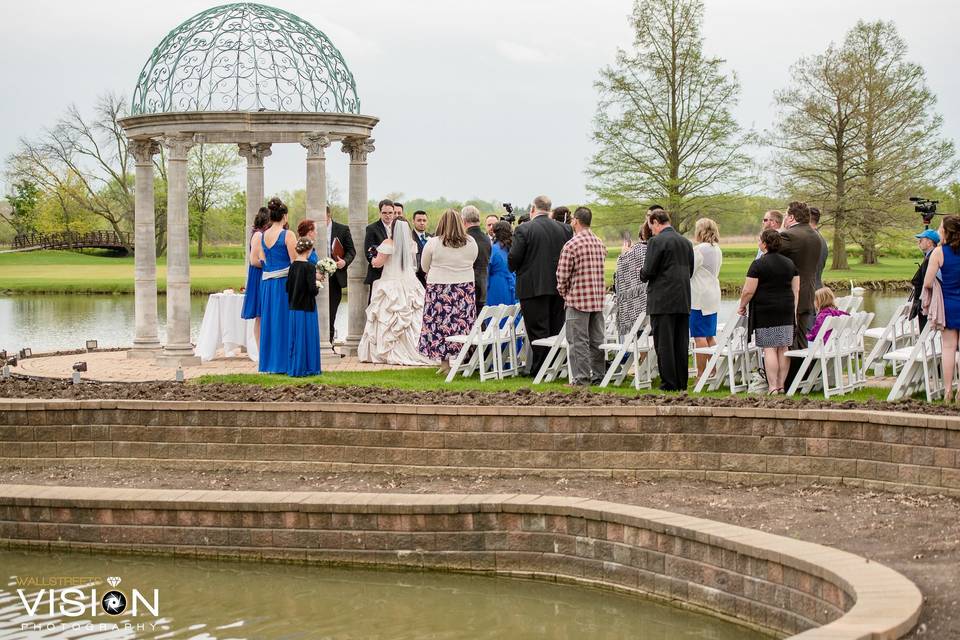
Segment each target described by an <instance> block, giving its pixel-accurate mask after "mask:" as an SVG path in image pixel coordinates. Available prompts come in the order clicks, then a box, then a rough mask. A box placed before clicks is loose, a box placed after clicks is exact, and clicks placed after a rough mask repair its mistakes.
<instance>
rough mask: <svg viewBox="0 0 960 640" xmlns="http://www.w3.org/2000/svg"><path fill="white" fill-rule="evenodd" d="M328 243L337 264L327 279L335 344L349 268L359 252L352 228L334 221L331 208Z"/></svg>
mask: <svg viewBox="0 0 960 640" xmlns="http://www.w3.org/2000/svg"><path fill="white" fill-rule="evenodd" d="M327 242H329V243H330V257H331V258H333V260H334V262H336V263H337V272H336V273H334V274H333V275H332V276H331V277H330V278H328V279H327V281H328V282H329V283H330V284H329V285H328V286H329V287H330V344H333V341H334V326H335V325H336V320H337V311H339V310H340V302H341V301H342V300H343V291H344V289H346V288H347V267H349V266H350V264H351V263H352V262H353V259H354V258H356V257H357V250H356V249H355V248H354V246H353V236H352V235H351V234H350V227H348V226H347V225H345V224H341V223H339V222H337V221H336V220H334V219H333V216H332V214H331V212H330V207H327Z"/></svg>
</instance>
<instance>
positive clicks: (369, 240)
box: [363, 198, 394, 304]
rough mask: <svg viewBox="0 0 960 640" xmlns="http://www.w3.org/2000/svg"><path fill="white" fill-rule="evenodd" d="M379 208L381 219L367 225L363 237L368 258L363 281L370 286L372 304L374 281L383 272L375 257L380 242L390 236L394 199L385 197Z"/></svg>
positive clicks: (368, 295)
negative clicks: (376, 265) (374, 260)
mask: <svg viewBox="0 0 960 640" xmlns="http://www.w3.org/2000/svg"><path fill="white" fill-rule="evenodd" d="M377 208H378V209H379V210H380V219H379V220H377V221H376V222H372V223H370V224H368V225H367V233H366V235H365V236H364V238H363V255H364V256H366V258H367V277H366V278H364V279H363V283H364V284H365V285H367V286H368V287H369V288H368V289H367V304H370V296H371V295H372V294H373V283H374V282H376V281H377V280H379V279H380V276H381V275H382V274H383V268H382V267H375V266H373V258H374V256H376V255H377V247H379V246H380V243H381V242H383V241H384V240H386V239H387V238H389V237H390V225H391V224H392V223H393V218H394V212H393V201H392V200H390V199H387V198H384V199H383V200H381V201H380V203H379V205H377Z"/></svg>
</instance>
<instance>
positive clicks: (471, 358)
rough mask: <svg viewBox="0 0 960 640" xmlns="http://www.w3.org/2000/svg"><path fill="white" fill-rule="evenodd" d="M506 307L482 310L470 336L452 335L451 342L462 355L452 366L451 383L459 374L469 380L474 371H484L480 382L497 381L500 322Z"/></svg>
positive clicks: (448, 375)
mask: <svg viewBox="0 0 960 640" xmlns="http://www.w3.org/2000/svg"><path fill="white" fill-rule="evenodd" d="M503 306H504V305H496V306H493V307H491V306H486V307H484V308H483V309H481V310H480V315H478V316H477V319H476V321H474V323H473V327H471V329H470V333H468V334H467V335H458V336H448V337H447V342H453V343H458V344H460V345H462V346H461V347H460V353H458V354H457V355H456V356H455V358H454V360H453V363H451V365H450V372H449V373H448V374H447V380H446V381H447V382H452V381H453V379H454V378H455V377H456V376H457V374H458V373H459V374H462V375H463V377H465V378H468V377H470V376H472V375H473V372H474V371H479V372H480V382H483V381H484V380H493V379H495V378H497V362H498V360H499V358H498V356H497V354H498V352H499V350H498V348H497V336H498V334H499V331H500V326H499V320H500V314H501V313H502V310H503V309H502V307H503Z"/></svg>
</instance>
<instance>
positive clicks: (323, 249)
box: [300, 132, 333, 366]
mask: <svg viewBox="0 0 960 640" xmlns="http://www.w3.org/2000/svg"><path fill="white" fill-rule="evenodd" d="M300 144H301V145H303V146H304V148H306V150H307V218H308V219H309V220H313V221H314V222H315V223H316V224H317V244H316V247H314V249H315V250H316V252H317V257H319V258H327V257H329V256H330V240H329V238H327V154H326V148H327V147H329V146H330V138H329V137H327V136H326V134H323V133H319V132H317V133H308V134H306V135H304V136H303V137H302V138H301V139H300ZM329 317H330V284H329V278H328V283H327V284H324V285H323V289H320V293H318V294H317V318H318V320H319V322H320V353H321V354H323V353H326V352H327V350H329V349H332V348H333V345H332V344H331V340H332V338H333V336H331V335H330V320H329ZM321 366H322V358H321Z"/></svg>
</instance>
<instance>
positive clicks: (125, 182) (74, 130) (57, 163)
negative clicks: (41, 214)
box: [10, 94, 134, 233]
mask: <svg viewBox="0 0 960 640" xmlns="http://www.w3.org/2000/svg"><path fill="white" fill-rule="evenodd" d="M125 105H126V99H125V98H123V97H121V96H116V95H113V94H108V95H105V96H103V97H101V98H100V99H99V100H98V101H97V105H96V109H95V113H94V117H93V118H92V119H87V118H85V117H84V116H83V115H82V114H81V113H80V111H79V110H78V109H77V107H76V106H75V105H71V106H70V107H69V108H68V109H67V113H66V115H64V116H63V117H62V118H61V119H60V120H59V121H58V122H57V123H56V125H54V126H53V128H51V129H48V130H46V131H45V132H44V133H43V134H42V135H41V136H40V137H39V138H37V139H36V140H29V139H26V138H21V140H20V146H19V150H18V151H17V152H16V153H15V154H14V155H13V156H12V157H11V159H10V173H11V174H12V175H13V176H14V177H15V178H16V179H19V180H28V181H30V182H32V183H34V184H36V185H37V186H38V187H39V188H40V189H41V190H42V191H44V192H46V193H54V192H56V193H61V194H63V195H64V196H65V197H67V198H69V199H70V201H71V204H72V205H75V206H77V207H78V208H79V209H81V210H83V211H89V212H90V213H93V214H95V215H97V216H99V217H100V218H102V219H103V220H104V221H106V223H107V224H108V225H109V226H110V227H111V228H112V229H113V230H114V231H116V232H117V233H121V232H123V231H126V230H128V229H130V228H131V227H132V224H133V209H134V198H133V182H134V180H133V174H132V173H131V165H132V162H131V160H130V155H129V152H128V151H127V138H126V135H125V134H124V132H123V129H122V128H121V127H120V125H119V124H117V120H118V119H120V118H122V117H124V116H125V115H126V107H125Z"/></svg>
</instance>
